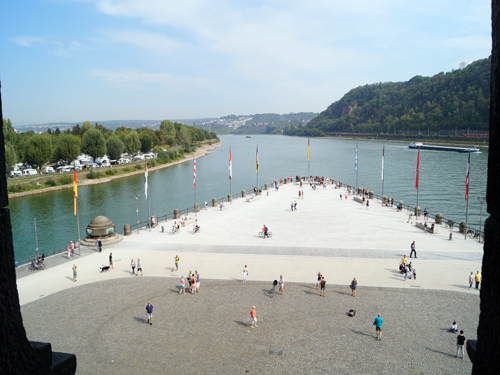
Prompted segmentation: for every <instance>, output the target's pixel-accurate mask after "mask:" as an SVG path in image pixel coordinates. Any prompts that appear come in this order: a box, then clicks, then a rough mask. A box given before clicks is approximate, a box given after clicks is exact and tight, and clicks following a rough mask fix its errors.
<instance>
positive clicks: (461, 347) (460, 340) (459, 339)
mask: <svg viewBox="0 0 500 375" xmlns="http://www.w3.org/2000/svg"><path fill="white" fill-rule="evenodd" d="M464 345H465V336H464V331H463V330H460V335H458V336H457V354H456V355H455V358H458V352H459V351H462V359H464Z"/></svg>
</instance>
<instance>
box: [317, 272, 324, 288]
mask: <svg viewBox="0 0 500 375" xmlns="http://www.w3.org/2000/svg"><path fill="white" fill-rule="evenodd" d="M322 277H323V275H322V274H321V271H319V272H318V281H317V282H316V289H319V284H320V283H321V278H322Z"/></svg>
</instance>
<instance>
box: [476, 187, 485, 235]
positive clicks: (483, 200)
mask: <svg viewBox="0 0 500 375" xmlns="http://www.w3.org/2000/svg"><path fill="white" fill-rule="evenodd" d="M477 200H478V201H479V203H481V206H480V207H479V237H478V241H479V242H481V224H482V221H481V215H482V213H483V203H484V202H486V197H482V198H480V197H477Z"/></svg>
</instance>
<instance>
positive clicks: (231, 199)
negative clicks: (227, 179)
mask: <svg viewBox="0 0 500 375" xmlns="http://www.w3.org/2000/svg"><path fill="white" fill-rule="evenodd" d="M227 201H228V202H232V201H233V195H232V194H228V195H227Z"/></svg>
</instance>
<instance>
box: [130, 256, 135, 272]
mask: <svg viewBox="0 0 500 375" xmlns="http://www.w3.org/2000/svg"><path fill="white" fill-rule="evenodd" d="M130 267H132V275H135V262H134V260H133V259H132V261H131V262H130Z"/></svg>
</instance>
